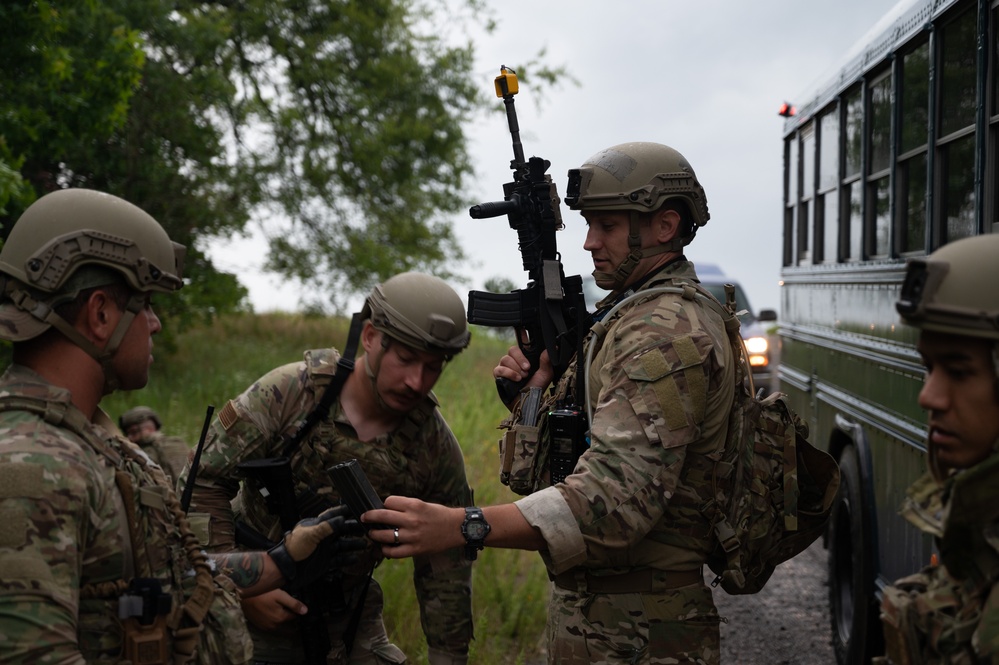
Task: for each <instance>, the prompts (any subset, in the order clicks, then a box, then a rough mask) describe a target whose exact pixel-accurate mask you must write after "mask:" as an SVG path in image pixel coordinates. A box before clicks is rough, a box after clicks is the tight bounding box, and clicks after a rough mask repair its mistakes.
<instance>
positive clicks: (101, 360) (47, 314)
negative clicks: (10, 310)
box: [10, 289, 146, 395]
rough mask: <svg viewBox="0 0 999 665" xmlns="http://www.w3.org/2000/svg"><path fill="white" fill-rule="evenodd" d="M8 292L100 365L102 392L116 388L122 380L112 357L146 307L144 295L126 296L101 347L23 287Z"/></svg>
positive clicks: (34, 315) (37, 317)
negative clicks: (123, 304) (123, 308)
mask: <svg viewBox="0 0 999 665" xmlns="http://www.w3.org/2000/svg"><path fill="white" fill-rule="evenodd" d="M10 295H11V299H12V300H13V301H14V302H15V303H16V304H17V306H18V308H20V309H22V310H24V311H26V312H28V313H29V314H31V315H32V316H33V317H35V318H36V319H39V320H40V321H44V322H45V323H48V324H49V325H51V326H52V327H53V328H55V329H56V330H58V331H59V332H61V333H62V334H63V336H64V337H66V338H67V339H68V340H69V341H71V342H73V343H74V344H76V345H77V346H78V347H80V348H81V349H83V351H84V352H85V353H86V354H87V355H88V356H90V357H91V358H93V359H94V360H96V361H97V362H98V364H100V366H101V371H102V373H103V374H104V387H103V391H104V394H105V395H107V394H109V393H111V392H113V391H115V390H117V389H118V387H119V386H120V385H121V381H120V380H119V378H118V374H117V372H115V370H114V365H113V360H114V356H115V353H117V351H118V347H119V346H120V345H121V341H122V340H123V339H124V338H125V333H126V332H128V327H129V326H130V325H132V320H133V319H135V316H136V315H137V314H138V313H139V312H141V311H142V309H143V308H144V307H145V306H146V296H145V295H144V294H134V295H132V296H131V297H130V298H129V299H128V303H126V305H125V311H124V312H122V315H121V318H120V319H119V320H118V325H117V326H115V329H114V332H113V333H112V334H111V338H110V339H109V340H108V343H107V344H106V345H104V348H103V349H101V348H99V347H98V346H97V345H96V344H94V343H93V342H91V341H90V340H89V339H87V338H86V337H84V336H83V334H81V333H80V331H79V330H77V329H76V328H74V327H73V326H72V325H70V323H69V321H67V320H66V319H64V318H62V317H61V316H59V315H58V314H56V312H55V310H54V309H52V307H50V306H49V304H48V303H45V302H41V301H39V300H35V299H34V298H32V297H31V295H30V294H29V293H28V292H27V291H25V290H23V289H12V290H11V292H10Z"/></svg>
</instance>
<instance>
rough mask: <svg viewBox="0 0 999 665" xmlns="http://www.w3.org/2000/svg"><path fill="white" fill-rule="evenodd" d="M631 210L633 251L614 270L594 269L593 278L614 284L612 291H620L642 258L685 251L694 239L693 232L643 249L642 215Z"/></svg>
mask: <svg viewBox="0 0 999 665" xmlns="http://www.w3.org/2000/svg"><path fill="white" fill-rule="evenodd" d="M629 212H630V215H629V218H630V222H629V225H628V247H629V249H630V250H631V251H630V252H628V256H627V257H626V258H625V259H624V261H622V262H621V265H619V266H618V267H617V268H616V269H615V270H614V272H600V271H598V270H594V271H593V279H594V280H596V282H597V283H598V284H599V283H600V282H601V281H603V282H604V283H608V282H609V283H610V284H611V285H612V287H611V290H612V291H618V290H620V289H622V288H624V285H625V283H626V282H627V281H628V278H629V277H631V273H632V272H634V271H635V268H636V267H637V266H638V263H639V261H641V260H642V259H647V258H649V257H650V256H656V255H658V254H665V253H666V252H680V251H683V248H684V247H685V246H686V245H687V244H688V243H690V241H691V240H693V239H694V235H693V234H691V235H690V236H688V237H686V238H680V237H678V236H674V237H673V239H672V240H670V241H669V242H667V243H664V244H662V245H655V246H654V247H646V248H644V249H643V248H642V237H641V236H640V235H639V233H638V230H639V224H640V221H641V216H640V215H639V213H638V211H637V210H631V211H629Z"/></svg>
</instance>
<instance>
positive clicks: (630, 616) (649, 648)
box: [548, 583, 721, 665]
mask: <svg viewBox="0 0 999 665" xmlns="http://www.w3.org/2000/svg"><path fill="white" fill-rule="evenodd" d="M719 622H720V619H719V617H718V612H717V610H716V609H715V604H714V601H713V600H712V599H711V591H710V589H708V588H707V587H706V586H704V584H703V583H698V584H693V585H690V586H685V587H681V588H679V589H668V590H661V591H655V592H650V593H615V594H591V593H579V592H576V591H567V590H566V589H562V588H561V587H559V586H557V585H552V593H551V600H550V602H549V607H548V662H549V663H550V664H551V665H584V664H585V665H611V664H612V663H613V664H617V663H640V664H642V665H679V664H681V663H690V664H692V665H719V662H720V660H721V651H720V646H719V642H720V639H719V632H718V624H719Z"/></svg>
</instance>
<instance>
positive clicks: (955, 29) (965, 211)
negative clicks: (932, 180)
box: [938, 5, 978, 245]
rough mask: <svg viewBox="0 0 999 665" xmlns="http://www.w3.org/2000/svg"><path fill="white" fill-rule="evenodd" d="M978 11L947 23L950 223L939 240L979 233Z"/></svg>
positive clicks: (944, 112)
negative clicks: (977, 132) (977, 180)
mask: <svg viewBox="0 0 999 665" xmlns="http://www.w3.org/2000/svg"><path fill="white" fill-rule="evenodd" d="M975 40H976V12H975V7H974V6H973V5H972V6H969V7H968V8H967V9H965V10H963V11H961V12H960V14H959V15H958V16H957V18H955V19H954V20H953V21H951V22H949V23H948V24H947V25H945V26H944V28H943V30H942V35H941V44H942V46H941V54H940V71H941V72H942V76H941V82H940V95H939V100H940V103H939V107H940V116H939V118H940V133H939V136H940V143H939V148H940V151H941V160H940V164H941V167H942V168H941V172H940V174H939V177H940V183H941V186H940V190H941V192H942V194H943V205H944V215H945V224H943V225H941V233H942V234H943V235H942V237H940V238H938V243H939V244H941V245H942V244H944V243H946V242H948V241H950V240H954V239H956V238H964V237H967V236H970V235H974V234H975V233H977V231H978V226H977V223H976V218H975V209H976V205H977V202H976V196H975V163H974V159H975V134H974V130H975V105H976V100H977V98H978V97H977V89H976V81H977V77H976V71H977V60H976V51H977V46H976V41H975Z"/></svg>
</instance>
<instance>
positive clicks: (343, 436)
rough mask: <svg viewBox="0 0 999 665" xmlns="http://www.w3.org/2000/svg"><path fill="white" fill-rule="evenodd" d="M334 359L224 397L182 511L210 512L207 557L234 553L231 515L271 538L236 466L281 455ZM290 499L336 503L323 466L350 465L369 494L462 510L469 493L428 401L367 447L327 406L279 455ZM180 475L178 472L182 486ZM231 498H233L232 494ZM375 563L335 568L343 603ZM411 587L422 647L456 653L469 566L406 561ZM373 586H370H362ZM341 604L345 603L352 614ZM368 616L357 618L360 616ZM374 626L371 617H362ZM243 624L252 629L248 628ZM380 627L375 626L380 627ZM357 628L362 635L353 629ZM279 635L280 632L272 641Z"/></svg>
mask: <svg viewBox="0 0 999 665" xmlns="http://www.w3.org/2000/svg"><path fill="white" fill-rule="evenodd" d="M338 357H339V354H338V353H337V352H336V351H335V350H333V349H322V350H313V351H307V352H306V353H305V360H304V362H300V363H293V364H289V365H285V366H282V367H278V368H276V369H274V370H272V371H271V372H269V373H268V374H266V375H265V376H263V377H262V378H260V379H259V380H258V381H257V382H256V383H254V384H253V385H252V386H250V387H249V388H248V389H247V390H246V391H245V392H243V393H242V394H241V395H239V396H238V397H236V398H235V399H233V400H231V401H229V402H228V403H227V404H226V405H225V407H223V409H222V410H221V411H220V413H219V415H218V417H217V418H216V419H215V421H214V422H213V423H212V425H211V428H210V431H209V434H208V437H207V440H206V444H205V448H204V452H203V453H202V458H201V465H200V468H199V470H198V473H197V479H196V483H195V488H194V492H193V501H192V515H193V514H194V513H195V512H199V513H203V514H204V513H206V514H208V515H209V516H210V518H209V520H208V525H207V532H204V530H203V535H202V538H203V539H206V540H207V542H208V545H209V549H210V550H211V551H228V550H232V549H234V547H235V537H234V531H233V528H234V512H233V508H232V506H231V505H230V500H232V499H234V498H235V502H234V503H235V505H236V506H237V508H238V510H239V511H240V512H241V518H242V519H243V520H245V522H246V523H247V524H249V525H250V526H251V527H253V528H254V529H256V530H257V531H259V532H261V533H263V534H264V535H266V536H268V537H269V538H270V539H271V540H278V539H280V537H281V527H280V524H279V522H278V519H277V518H276V517H275V516H274V515H272V514H270V513H269V512H268V509H267V506H266V503H265V501H264V499H263V498H262V496H261V494H260V493H259V488H258V487H257V486H256V485H255V484H254V483H253V482H252V481H249V480H247V481H245V483H244V485H243V488H242V490H240V477H239V474H238V470H237V468H236V465H237V464H239V463H240V462H244V461H248V460H254V459H264V458H270V457H278V456H281V455H282V454H283V452H284V450H283V448H284V445H285V444H284V442H285V441H286V440H287V439H288V438H290V437H291V436H292V435H293V434H294V433H295V432H296V430H297V429H298V427H299V425H300V424H301V423H302V422H303V421H304V419H305V418H306V416H307V415H308V414H309V413H310V412H311V411H312V410H313V409H314V408H315V406H316V403H317V401H318V400H319V398H320V397H321V395H322V390H323V389H324V388H325V387H326V385H328V383H329V381H330V379H331V378H332V376H333V374H334V373H335V370H336V361H337V359H338ZM289 457H290V461H291V467H292V475H293V480H294V483H295V493H296V496H298V497H299V498H300V499H301V500H300V502H299V512H300V514H301V515H302V516H305V515H306V514H318V512H320V511H321V510H322V509H323V508H325V507H328V506H330V505H335V504H337V503H339V500H340V498H339V495H338V494H337V493H336V492H335V491H334V489H333V487H332V485H331V482H330V479H329V476H328V475H327V473H326V470H327V469H328V468H330V467H331V466H333V465H335V464H338V463H340V462H344V461H347V460H350V459H357V460H358V461H359V462H360V465H361V468H362V469H363V470H364V472H365V474H366V475H367V476H368V479H369V480H370V481H371V484H372V485H373V486H374V488H375V490H376V491H377V493H378V495H379V496H381V497H383V498H384V497H386V496H389V495H392V494H395V495H402V496H411V497H417V498H420V499H423V500H425V501H430V502H434V503H442V504H446V505H450V506H464V505H470V504H471V490H470V489H469V487H468V482H467V480H466V477H465V464H464V458H463V457H462V453H461V448H460V447H459V445H458V442H457V440H456V439H455V437H454V435H453V434H452V432H451V429H450V428H449V427H448V425H447V423H446V422H445V420H444V418H443V416H442V415H441V413H440V411H439V410H438V408H437V402H436V398H435V397H434V396H433V394H431V395H429V396H428V397H427V399H426V400H424V402H423V403H422V404H421V405H420V406H418V407H417V408H416V409H414V410H413V411H412V412H411V413H410V414H409V417H408V419H407V420H406V421H405V422H404V423H403V424H402V425H401V426H400V427H399V428H397V429H396V430H395V431H393V432H390V433H388V434H385V435H382V436H379V437H377V438H376V439H374V440H372V441H363V442H362V441H359V440H358V439H357V438H356V434H355V432H354V428H353V427H352V426H351V424H350V422H349V421H348V420H347V418H346V416H345V415H344V413H343V410H342V408H341V407H340V403H339V400H337V401H336V402H335V403H334V404H333V407H332V408H331V409H330V413H329V415H328V416H327V417H326V418H325V419H324V420H322V421H320V422H319V423H318V424H317V425H316V426H315V427H314V428H313V429H312V431H310V432H309V434H308V435H307V436H306V437H305V439H304V440H303V441H302V442H301V443H300V444H299V445H298V447H297V449H295V450H293V451H291V452H290V454H289ZM186 475H187V472H186V471H185V473H184V474H182V481H181V482H186ZM237 495H238V496H237ZM379 558H380V555H379V554H376V553H375V552H374V551H370V552H369V553H368V555H367V557H366V560H365V561H363V562H362V563H360V564H359V565H358V566H356V567H352V568H351V569H350V570H347V571H344V576H343V580H342V584H343V587H344V589H345V592H346V595H347V597H348V600H350V601H351V602H353V601H356V599H357V598H358V597H359V596H360V594H359V593H356V591H357V590H359V589H360V588H362V587H363V584H364V582H365V580H366V579H367V574H368V571H369V570H370V569H371V566H372V564H373V563H375V562H376V561H377V559H379ZM414 563H415V572H414V576H413V581H414V584H415V588H416V595H417V600H418V601H419V604H420V611H421V620H422V624H423V631H424V634H425V636H426V639H427V643H428V646H429V647H430V649H431V650H432V651H434V650H436V651H441V652H445V653H450V654H458V655H463V654H465V653H467V650H468V644H469V642H470V640H471V638H472V616H471V564H470V563H469V562H468V561H466V560H465V559H464V556H463V552H462V550H461V549H455V550H451V551H448V552H445V553H443V554H438V555H433V556H428V557H416V559H415V562H414ZM371 585H372V587H376V586H377V583H376V582H375V581H372V582H371ZM378 598H380V593H378V591H377V590H375V591H374V592H372V591H371V590H369V592H368V602H369V603H371V602H377V599H378ZM351 602H348V607H350V610H348V611H352V609H353V608H352V606H351ZM368 618H369V617H368V616H367V614H366V616H365V620H367V619H368ZM371 619H372V620H374V621H377V622H378V623H379V625H380V623H381V617H380V615H376V616H374V617H371ZM330 627H331V637H332V638H334V640H335V639H336V638H337V636H338V635H339V634H340V633H337V632H334V631H337V630H339V631H342V629H343V616H339V617H338V616H331V620H330ZM251 628H252V627H251ZM381 630H384V629H381ZM361 632H364V628H363V627H362V629H361ZM274 637H275V636H274V635H271V636H267V639H266V640H265V639H264V637H263V636H260V635H257V634H256V632H255V633H254V640H255V642H256V643H257V644H258V645H261V643H262V642H264V641H266V642H267V643H268V644H269V645H271V646H273V645H274V642H275V640H274V639H273V638H274ZM278 637H280V636H278ZM281 641H284V642H285V643H287V647H288V648H289V649H290V648H294V645H295V644H296V643H297V642H298V641H299V638H298V636H297V633H296V632H295V631H294V630H289V632H288V634H287V635H286V636H285V637H284V638H283V640H281Z"/></svg>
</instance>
